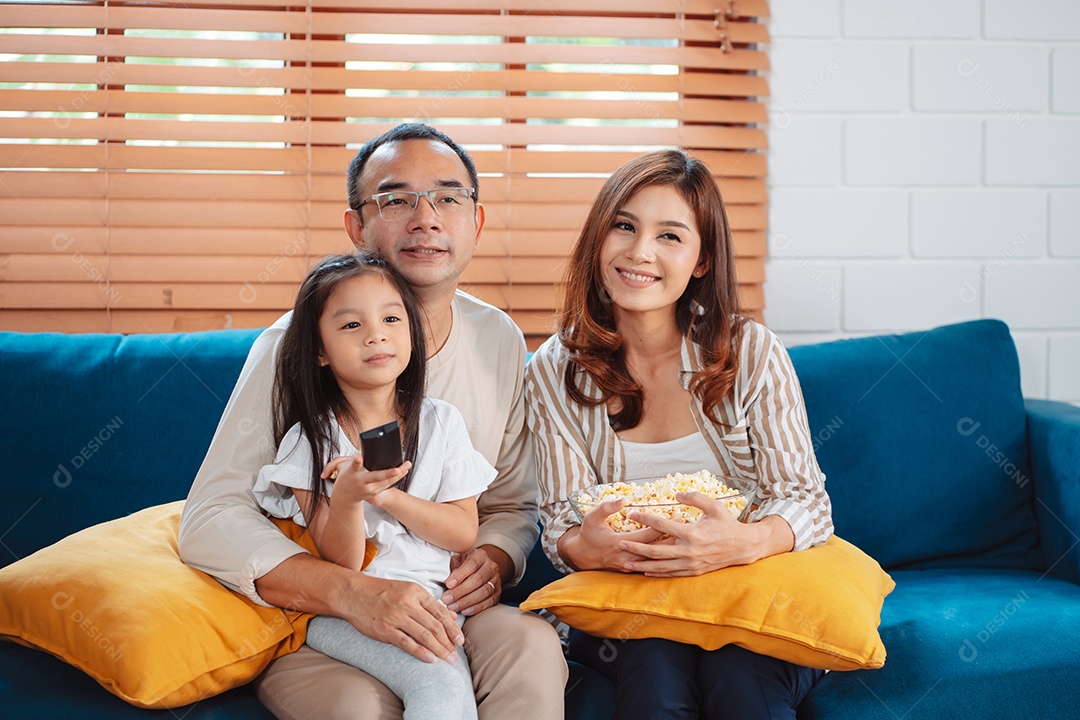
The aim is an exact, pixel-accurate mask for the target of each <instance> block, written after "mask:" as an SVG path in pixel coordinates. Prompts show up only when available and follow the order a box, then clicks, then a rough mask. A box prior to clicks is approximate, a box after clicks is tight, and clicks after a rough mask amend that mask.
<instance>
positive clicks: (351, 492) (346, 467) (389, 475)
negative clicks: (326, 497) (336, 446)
mask: <svg viewBox="0 0 1080 720" xmlns="http://www.w3.org/2000/svg"><path fill="white" fill-rule="evenodd" d="M411 467H412V463H410V462H409V461H405V462H404V463H402V464H401V465H400V466H398V467H396V468H390V469H389V470H375V471H371V470H368V469H367V468H365V467H364V457H363V455H360V454H359V453H358V454H356V455H353V456H348V455H343V456H341V457H336V458H334V459H333V460H331V461H330V462H328V463H327V464H326V467H324V468H323V469H322V473H321V474H320V477H321V478H322V479H323V480H334V497H338V495H339V494H342V495H343V497H342V498H341V499H345V498H347V499H349V500H351V501H353V502H357V501H363V502H369V503H371V504H372V505H378V504H379V502H380V500H381V498H380V495H382V493H384V492H385V491H386V490H388V489H389V488H391V487H393V486H394V484H395V483H397V481H398V480H400V479H401V478H403V477H405V475H407V474H408V472H409V468H411Z"/></svg>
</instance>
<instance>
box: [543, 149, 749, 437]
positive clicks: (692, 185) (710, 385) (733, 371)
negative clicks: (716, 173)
mask: <svg viewBox="0 0 1080 720" xmlns="http://www.w3.org/2000/svg"><path fill="white" fill-rule="evenodd" d="M655 185H660V186H670V187H673V188H675V189H676V190H677V191H678V192H679V194H680V195H681V196H682V198H683V199H684V200H685V201H686V204H687V205H689V206H690V208H691V210H692V211H693V213H694V220H695V222H696V223H697V229H698V232H699V233H700V235H701V259H702V260H703V261H704V262H705V263H706V266H707V270H706V272H705V274H704V275H703V276H702V277H700V278H697V277H692V278H690V282H689V283H688V284H687V286H686V290H684V291H683V294H682V296H681V297H679V299H678V301H677V302H676V303H675V322H676V323H677V324H678V327H679V330H680V332H682V334H683V335H684V336H689V337H690V339H691V340H693V341H694V342H696V343H697V344H698V345H699V346H700V347H701V351H702V356H703V359H704V362H705V367H704V368H702V369H701V370H700V371H698V372H696V373H694V376H693V377H692V378H691V380H690V390H691V392H693V393H694V395H696V396H697V397H698V399H699V400H700V401H701V403H702V406H703V409H704V411H705V414H706V416H708V417H710V418H712V419H713V420H714V421H718V417H717V410H718V409H719V407H720V404H721V403H722V402H723V401H724V398H725V397H726V396H727V395H728V393H730V392H731V388H732V386H733V385H734V383H735V377H736V375H737V374H738V372H739V346H740V344H741V342H742V332H743V326H744V323H745V318H743V317H742V316H741V312H742V310H741V308H740V305H739V294H738V285H737V283H736V279H735V252H734V250H733V249H732V241H731V229H730V227H729V225H728V218H727V212H726V210H725V209H724V203H723V200H722V199H721V198H720V189H719V188H718V187H717V184H716V180H715V179H714V178H713V176H712V173H711V172H709V169H708V168H707V167H706V166H705V164H704V163H702V162H701V161H700V160H698V159H696V158H694V157H691V156H689V155H687V154H686V153H684V152H682V151H679V150H659V151H657V152H652V153H648V154H646V155H642V156H640V157H637V158H635V159H633V160H631V161H630V162H628V163H626V164H625V165H623V166H622V167H621V168H619V169H618V170H616V171H615V172H614V173H612V174H611V177H609V178H608V180H607V182H605V183H604V186H603V187H602V188H601V189H600V193H599V194H598V195H597V196H596V200H595V201H594V202H593V205H592V209H591V210H590V211H589V216H588V217H587V218H586V220H585V225H584V227H583V228H582V230H581V235H580V236H579V237H578V241H577V243H576V244H575V246H574V248H573V250H572V251H571V254H570V259H569V262H568V263H567V270H566V277H565V283H564V290H563V301H562V308H561V310H560V312H559V316H558V333H559V339H560V340H562V343H563V345H564V346H565V347H566V349H567V350H568V351H569V352H570V358H571V360H572V362H571V363H570V364H569V365H567V368H566V374H565V376H564V383H565V385H566V390H567V393H568V394H569V395H570V398H571V399H572V400H574V402H577V403H579V404H581V405H586V406H589V407H594V406H596V405H598V404H600V403H605V404H606V403H607V402H608V401H610V400H611V399H612V398H618V400H619V403H620V405H621V409H620V410H619V411H618V412H616V413H614V414H610V415H609V417H608V420H609V422H610V423H611V426H612V427H613V428H614V429H615V430H627V429H629V428H633V427H636V426H637V425H638V424H639V423H640V422H641V416H642V412H643V410H644V390H643V388H642V386H641V383H640V382H639V381H638V380H637V379H636V378H635V377H634V376H633V375H632V374H631V372H630V369H629V367H627V364H626V355H625V354H624V353H623V349H622V335H620V334H619V331H618V330H617V329H616V328H615V314H614V311H613V309H612V306H611V299H610V298H608V297H607V296H606V293H605V292H604V291H603V289H604V285H603V280H602V278H601V275H600V272H601V271H600V251H601V249H602V248H603V244H604V239H605V238H606V237H607V234H608V232H609V231H610V230H611V227H612V226H613V225H614V223H615V217H616V214H617V213H618V212H619V210H621V209H622V208H623V207H624V206H625V205H626V203H627V202H629V201H630V198H631V197H633V195H634V193H636V192H638V191H639V190H641V189H642V188H645V187H650V186H655ZM582 372H585V373H587V374H588V375H589V376H591V377H592V378H593V380H594V381H595V383H596V386H597V387H598V388H599V390H600V397H599V398H592V397H588V396H586V395H585V393H584V392H583V391H582V390H581V388H580V387H579V381H580V379H579V377H578V375H580V373H582Z"/></svg>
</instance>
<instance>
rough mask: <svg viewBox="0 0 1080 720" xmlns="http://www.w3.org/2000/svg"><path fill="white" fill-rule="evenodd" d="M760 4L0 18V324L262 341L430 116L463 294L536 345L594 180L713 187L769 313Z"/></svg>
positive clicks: (253, 5)
mask: <svg viewBox="0 0 1080 720" xmlns="http://www.w3.org/2000/svg"><path fill="white" fill-rule="evenodd" d="M767 14H768V6H767V2H766V0H737V2H732V1H731V0H716V1H714V0H708V1H705V0H681V1H677V2H676V1H667V2H664V1H659V0H545V2H544V3H539V4H538V3H535V2H534V1H533V0H475V1H474V2H457V3H454V2H448V3H443V4H439V3H433V2H431V0H398V1H397V2H394V3H387V2H386V0H350V1H349V2H344V0H307V2H306V4H303V3H299V2H297V3H290V4H288V5H281V6H274V5H273V4H272V1H271V2H268V0H216V1H215V2H210V1H208V0H186V2H184V3H177V4H172V3H156V2H141V1H140V2H112V1H111V0H103V1H99V2H92V1H91V2H56V1H54V2H22V3H12V2H4V3H0V33H3V34H2V35H0V43H2V47H0V209H2V211H0V328H3V329H14V330H22V331H39V330H56V331H65V332H89V331H95V332H97V331H111V332H166V331H187V330H197V329H210V328H221V327H259V326H264V325H267V324H269V323H270V322H272V321H273V320H274V319H275V318H276V317H278V316H279V315H280V313H281V312H282V311H284V310H286V309H288V308H289V307H291V305H292V302H293V300H294V296H295V292H296V288H297V286H298V284H299V282H300V280H301V279H302V277H303V275H304V273H305V271H306V270H307V268H308V267H309V266H310V265H311V264H312V263H313V262H314V261H315V260H316V259H318V258H319V257H320V256H322V255H325V254H327V253H331V252H341V251H346V250H348V249H349V248H350V247H351V245H350V244H349V241H348V238H347V236H346V235H345V232H344V230H343V229H342V212H343V210H344V209H345V207H346V201H345V181H344V173H345V169H346V167H347V165H348V162H349V160H350V159H351V158H352V156H353V155H354V154H355V152H356V149H357V148H358V147H359V146H360V145H361V144H362V143H363V142H364V141H366V140H368V139H370V138H371V137H373V136H375V135H377V134H378V133H381V132H383V131H384V130H387V129H389V128H391V127H393V126H394V125H396V124H397V123H398V122H401V121H406V120H413V119H417V120H423V121H426V122H429V123H431V124H433V125H435V126H437V127H439V128H440V129H442V130H444V131H446V132H447V133H448V134H449V135H450V136H451V137H452V138H454V139H455V140H456V141H458V142H459V143H462V144H463V145H464V146H465V147H466V148H467V149H468V150H469V151H470V153H471V154H472V155H473V157H474V158H475V160H476V162H477V166H478V169H479V171H480V173H481V192H480V195H481V200H482V202H484V204H485V205H486V207H487V216H488V224H487V227H486V229H485V232H484V235H483V237H482V241H481V244H480V247H479V249H478V252H477V256H476V258H475V259H474V261H473V263H472V265H471V266H470V267H469V269H468V271H467V273H466V275H465V278H464V282H463V288H464V289H466V290H468V291H470V292H472V293H474V294H475V295H477V296H479V297H481V298H483V299H485V300H487V301H488V302H491V303H492V304H494V305H497V306H499V307H502V308H504V309H506V310H507V311H508V312H510V314H511V315H512V317H513V318H514V319H515V320H516V321H517V323H518V324H519V325H520V326H521V328H522V329H523V330H524V331H525V333H526V334H527V335H528V336H529V338H530V345H531V346H535V345H536V344H537V341H538V340H539V339H542V338H543V337H544V336H546V335H547V334H548V333H549V332H550V329H551V322H552V310H553V307H554V305H555V302H556V291H555V284H556V283H558V282H559V281H560V279H561V277H562V271H563V264H564V262H565V258H566V255H567V253H568V250H569V248H570V246H571V245H572V243H573V242H574V240H575V239H576V235H577V231H578V230H579V228H580V225H581V223H582V220H583V218H584V215H585V213H586V211H587V209H588V206H589V203H590V202H591V200H592V199H593V197H594V196H595V194H596V192H597V190H598V189H599V187H600V184H601V183H602V182H603V179H604V177H606V175H607V174H608V173H610V172H611V171H612V170H613V169H615V168H616V167H618V166H619V165H620V164H622V163H623V162H625V161H626V160H628V159H630V158H631V157H633V156H635V155H637V154H639V153H641V152H644V151H647V150H651V149H655V148H658V147H683V148H687V149H689V150H691V151H693V152H694V153H695V154H697V155H698V156H699V157H701V158H702V159H703V160H704V161H705V162H706V163H707V164H708V166H709V167H710V168H711V169H712V171H713V172H714V173H715V174H716V176H717V177H718V179H719V181H720V183H721V188H722V191H723V194H724V197H725V200H726V201H727V203H728V210H729V213H730V219H731V224H732V226H733V229H734V235H735V245H736V252H737V255H738V273H739V281H740V290H741V292H742V299H743V302H744V304H745V305H746V306H747V307H748V308H750V309H751V310H753V311H755V312H756V313H757V315H758V317H759V318H760V314H761V309H762V306H763V304H764V303H763V293H762V289H761V286H762V282H763V280H764V256H765V252H766V250H765V248H766V242H765V230H766V212H765V202H766V186H765V174H766V164H765V157H764V154H763V152H764V149H765V146H766V135H765V129H764V128H765V124H766V122H767V116H766V111H765V108H764V105H763V104H762V102H760V100H759V99H760V98H762V97H764V96H766V95H767V93H768V89H767V84H766V79H765V77H764V76H763V75H762V71H764V70H766V69H767V63H768V59H767V55H766V53H765V52H764V51H763V49H761V47H760V45H761V44H762V43H765V42H767V41H768V35H767V29H766V26H765V25H764V24H762V23H760V22H758V18H761V17H763V16H765V15H767Z"/></svg>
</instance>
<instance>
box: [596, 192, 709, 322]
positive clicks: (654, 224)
mask: <svg viewBox="0 0 1080 720" xmlns="http://www.w3.org/2000/svg"><path fill="white" fill-rule="evenodd" d="M705 269H706V268H705V263H703V262H702V260H701V235H700V234H698V228H697V223H696V221H695V220H694V212H693V209H692V208H691V207H690V206H689V205H687V203H686V201H685V200H684V199H683V197H682V195H681V194H679V191H678V190H677V189H675V187H674V186H672V185H650V186H647V187H644V188H642V189H641V190H638V191H637V192H636V193H634V195H632V196H631V197H630V200H629V201H628V202H627V203H626V205H624V206H623V207H622V208H620V209H619V212H618V213H617V214H616V215H615V222H614V224H613V226H612V227H611V228H610V229H609V230H608V232H607V235H606V236H605V238H604V240H603V245H602V246H601V248H600V270H601V278H602V281H603V284H604V288H605V289H606V290H607V292H608V295H610V296H611V300H612V302H613V303H614V306H615V317H616V320H618V318H619V316H620V314H621V313H647V312H654V311H657V310H662V309H669V310H670V312H671V314H672V317H674V313H675V303H676V302H677V301H678V299H679V298H680V297H681V296H682V294H683V291H685V290H686V286H687V284H688V283H689V282H690V278H691V277H701V275H702V274H704V272H705Z"/></svg>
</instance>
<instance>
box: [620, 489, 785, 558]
mask: <svg viewBox="0 0 1080 720" xmlns="http://www.w3.org/2000/svg"><path fill="white" fill-rule="evenodd" d="M675 499H676V500H678V501H679V502H681V503H684V504H686V505H692V506H693V507H696V508H701V510H702V511H703V512H704V515H702V517H701V519H700V520H698V521H697V522H696V523H680V522H675V521H674V520H668V519H667V518H662V517H659V516H658V515H653V514H651V513H644V512H639V513H634V514H633V515H631V516H630V519H631V520H635V521H637V522H639V523H641V524H642V525H647V526H648V527H650V528H652V529H653V530H655V531H656V532H657V533H662V534H664V535H668V536H670V538H669V539H667V540H665V541H663V542H651V543H641V542H637V541H636V540H635V539H633V538H631V537H630V536H629V535H626V536H623V537H622V538H621V539H620V542H619V547H620V549H621V550H623V551H624V552H626V553H629V554H630V555H632V556H633V555H636V556H639V557H640V559H637V560H630V561H628V562H626V563H625V564H624V566H623V568H622V569H623V571H624V572H641V573H644V574H646V575H649V576H651V577H678V576H693V575H702V574H704V573H707V572H710V571H712V570H718V569H720V568H724V567H728V566H731V565H747V564H749V563H752V562H754V561H755V560H760V559H761V558H765V557H769V556H770V555H777V554H779V553H782V552H787V551H789V550H791V549H792V548H793V547H794V545H795V535H794V533H792V532H791V527H790V526H789V525H788V524H787V522H786V521H784V520H783V518H780V517H776V516H770V517H766V518H764V519H763V520H761V521H760V522H756V523H741V522H739V521H738V520H736V519H735V518H734V517H732V515H731V513H730V512H729V511H728V509H727V504H726V503H725V502H723V501H722V500H714V499H712V498H710V497H708V496H707V495H702V494H700V493H696V492H688V493H677V494H676V495H675Z"/></svg>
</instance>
